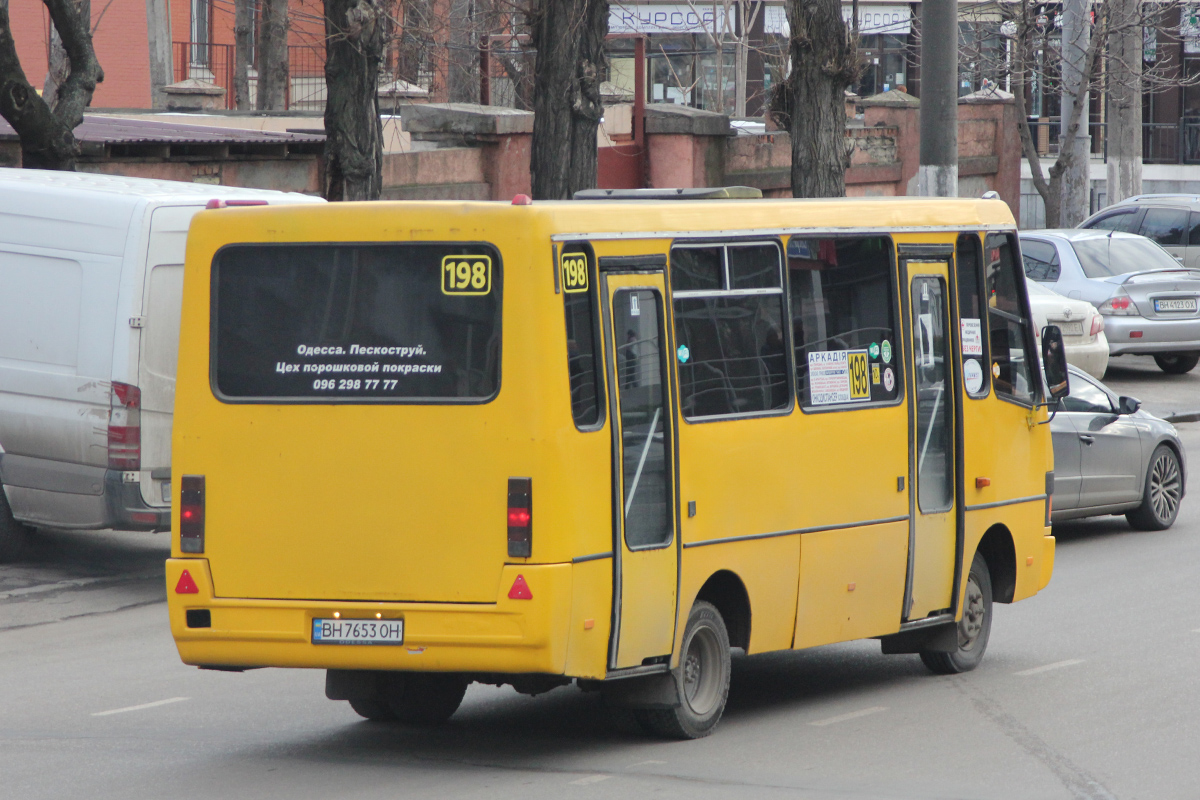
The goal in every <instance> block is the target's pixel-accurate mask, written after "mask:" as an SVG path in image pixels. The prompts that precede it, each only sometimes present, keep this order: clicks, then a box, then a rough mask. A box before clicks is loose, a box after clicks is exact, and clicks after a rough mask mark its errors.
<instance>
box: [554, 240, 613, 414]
mask: <svg viewBox="0 0 1200 800" xmlns="http://www.w3.org/2000/svg"><path fill="white" fill-rule="evenodd" d="M595 261H596V259H595V258H593V257H592V253H591V249H590V248H587V249H584V248H583V247H581V246H578V245H567V246H565V247H564V248H563V253H562V256H561V258H560V259H559V270H560V275H559V279H560V280H561V281H562V287H563V305H564V307H565V309H566V317H567V372H568V374H569V375H570V379H571V416H572V417H574V418H575V427H577V428H579V429H580V430H595V429H597V428H599V427H600V426H601V425H602V424H603V422H604V402H603V397H604V377H603V373H602V371H601V366H602V365H601V360H600V358H599V353H598V352H597V342H598V341H599V333H598V331H599V327H600V323H599V319H598V317H597V315H596V307H597V303H596V291H597V282H596V274H595V273H596V270H595Z"/></svg>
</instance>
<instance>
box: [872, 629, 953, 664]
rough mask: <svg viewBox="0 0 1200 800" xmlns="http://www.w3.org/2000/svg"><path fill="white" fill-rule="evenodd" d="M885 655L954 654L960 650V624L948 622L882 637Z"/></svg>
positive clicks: (880, 640)
mask: <svg viewBox="0 0 1200 800" xmlns="http://www.w3.org/2000/svg"><path fill="white" fill-rule="evenodd" d="M879 643H880V644H881V645H882V646H883V654H884V655H888V656H893V655H899V654H901V653H920V652H922V651H925V652H927V653H953V652H954V651H955V650H957V649H958V623H957V622H947V623H946V624H944V625H933V626H930V627H927V628H920V629H918V630H915V631H900V633H893V634H891V635H889V636H880V637H879Z"/></svg>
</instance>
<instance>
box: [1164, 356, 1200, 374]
mask: <svg viewBox="0 0 1200 800" xmlns="http://www.w3.org/2000/svg"><path fill="white" fill-rule="evenodd" d="M1198 362H1200V353H1161V354H1159V355H1156V356H1155V357H1154V363H1155V364H1158V368H1159V369H1161V370H1162V371H1163V372H1166V373H1168V374H1170V375H1183V374H1184V373H1187V372H1191V371H1192V370H1193V369H1194V368H1195V367H1196V364H1197V363H1198Z"/></svg>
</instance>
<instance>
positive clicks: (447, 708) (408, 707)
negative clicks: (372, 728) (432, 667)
mask: <svg viewBox="0 0 1200 800" xmlns="http://www.w3.org/2000/svg"><path fill="white" fill-rule="evenodd" d="M468 683H469V681H467V679H466V678H463V677H460V676H458V675H454V674H445V673H437V672H398V673H395V674H394V675H392V676H391V681H389V683H388V687H387V690H386V693H385V694H386V700H387V703H386V704H387V707H388V709H389V710H390V711H391V714H392V716H391V719H396V720H399V721H400V722H407V723H409V724H411V725H440V724H442V723H443V722H445V721H446V720H448V719H450V717H451V716H453V715H454V712H455V711H457V710H458V707H459V706H460V705H461V704H462V700H463V695H464V694H466V693H467V684H468ZM357 710H358V709H355V711H357Z"/></svg>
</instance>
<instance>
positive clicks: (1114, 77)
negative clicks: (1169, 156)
mask: <svg viewBox="0 0 1200 800" xmlns="http://www.w3.org/2000/svg"><path fill="white" fill-rule="evenodd" d="M1141 11H1142V9H1141V2H1140V0H1112V2H1110V4H1109V11H1108V13H1109V15H1110V17H1109V19H1110V20H1111V22H1110V25H1111V26H1112V27H1111V30H1112V34H1111V40H1110V42H1109V51H1108V82H1109V91H1108V168H1107V169H1108V174H1107V178H1108V181H1107V185H1108V189H1107V193H1108V202H1109V203H1110V204H1111V203H1119V202H1120V201H1122V200H1124V199H1125V198H1127V197H1132V196H1134V195H1137V194H1141V193H1142V48H1143V46H1144V43H1143V34H1142V27H1141V25H1140V24H1138V22H1139V20H1140V18H1141Z"/></svg>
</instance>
